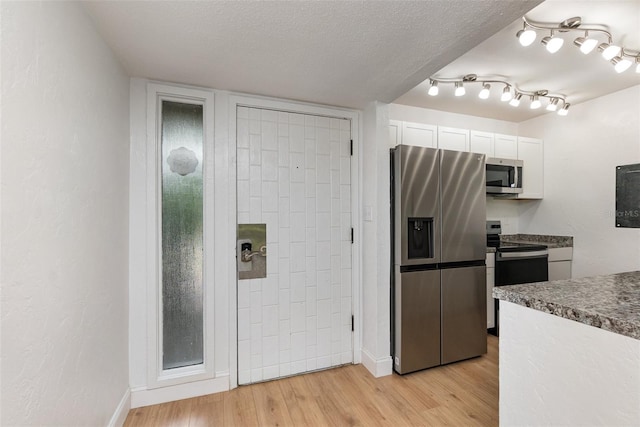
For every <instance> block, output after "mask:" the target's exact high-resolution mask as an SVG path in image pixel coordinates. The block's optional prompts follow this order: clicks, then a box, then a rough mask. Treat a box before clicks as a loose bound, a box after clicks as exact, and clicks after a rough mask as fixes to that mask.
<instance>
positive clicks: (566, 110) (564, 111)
mask: <svg viewBox="0 0 640 427" xmlns="http://www.w3.org/2000/svg"><path fill="white" fill-rule="evenodd" d="M570 106H571V104H564V105H563V106H562V108H561V109H560V110H558V115H559V116H566V115H567V114H569V107H570Z"/></svg>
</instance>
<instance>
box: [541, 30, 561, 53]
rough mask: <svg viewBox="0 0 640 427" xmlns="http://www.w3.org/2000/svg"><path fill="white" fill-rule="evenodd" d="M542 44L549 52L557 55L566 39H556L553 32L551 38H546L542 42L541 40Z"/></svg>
mask: <svg viewBox="0 0 640 427" xmlns="http://www.w3.org/2000/svg"><path fill="white" fill-rule="evenodd" d="M540 42H541V43H542V44H543V45H544V47H545V48H546V49H547V52H549V53H556V52H557V51H559V50H560V48H561V47H562V45H563V44H564V39H561V38H560V37H554V36H553V31H552V32H551V35H550V36H546V37H544V38H543V39H542V40H540Z"/></svg>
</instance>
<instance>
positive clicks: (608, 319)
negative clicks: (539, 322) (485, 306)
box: [493, 271, 640, 340]
mask: <svg viewBox="0 0 640 427" xmlns="http://www.w3.org/2000/svg"><path fill="white" fill-rule="evenodd" d="M493 296H494V298H498V299H500V300H503V301H508V302H512V303H514V304H518V305H522V306H524V307H529V308H532V309H534V310H539V311H543V312H545V313H549V314H553V315H555V316H559V317H564V318H565V319H569V320H574V321H576V322H580V323H584V324H585V325H589V326H593V327H596V328H601V329H604V330H606V331H610V332H614V333H616V334H620V335H625V336H628V337H631V338H635V339H638V340H640V271H632V272H628V273H618V274H611V275H608V276H595V277H585V278H583V279H570V280H556V281H553V282H539V283H528V284H523V285H511V286H497V287H495V288H494V289H493Z"/></svg>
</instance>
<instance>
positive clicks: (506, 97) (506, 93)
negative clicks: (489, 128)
mask: <svg viewBox="0 0 640 427" xmlns="http://www.w3.org/2000/svg"><path fill="white" fill-rule="evenodd" d="M638 65H639V67H640V64H638ZM512 97H513V95H511V86H509V85H506V86H505V87H504V89H502V95H500V101H503V102H507V101H511V98H512Z"/></svg>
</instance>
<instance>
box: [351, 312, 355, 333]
mask: <svg viewBox="0 0 640 427" xmlns="http://www.w3.org/2000/svg"><path fill="white" fill-rule="evenodd" d="M354 327H355V320H354V319H353V314H352V315H351V332H353V331H354V330H355V329H354Z"/></svg>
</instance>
